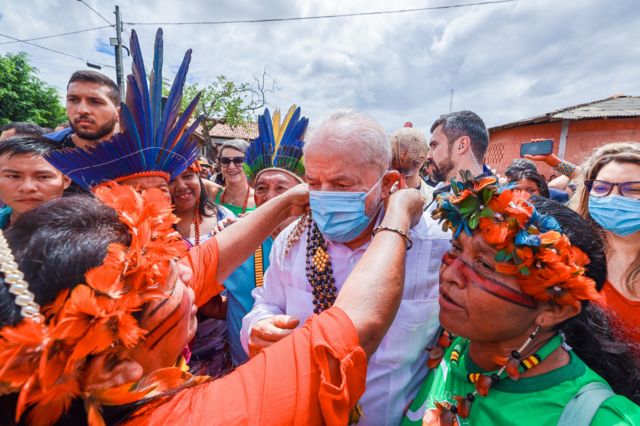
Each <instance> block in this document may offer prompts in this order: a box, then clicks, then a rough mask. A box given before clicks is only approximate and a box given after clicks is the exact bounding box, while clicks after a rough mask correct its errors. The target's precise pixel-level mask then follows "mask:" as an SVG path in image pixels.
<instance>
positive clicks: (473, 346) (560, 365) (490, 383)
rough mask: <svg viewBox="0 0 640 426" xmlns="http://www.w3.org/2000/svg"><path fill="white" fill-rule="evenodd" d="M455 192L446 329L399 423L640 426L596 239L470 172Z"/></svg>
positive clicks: (443, 303)
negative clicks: (604, 293) (604, 301)
mask: <svg viewBox="0 0 640 426" xmlns="http://www.w3.org/2000/svg"><path fill="white" fill-rule="evenodd" d="M452 190H453V193H452V194H446V196H444V197H440V198H439V200H438V202H439V204H438V208H437V209H436V211H435V212H434V217H436V218H438V219H440V220H441V221H443V222H444V227H445V228H447V229H450V230H451V231H452V232H453V234H454V238H453V241H452V246H451V249H450V251H449V252H448V253H446V254H445V255H444V257H443V259H442V266H441V269H440V322H441V324H442V326H443V327H444V329H445V330H447V331H446V332H444V333H443V334H442V336H441V337H440V339H439V340H438V345H437V346H436V347H434V348H432V349H431V350H430V352H429V365H430V367H432V368H433V370H432V371H431V372H430V373H429V376H428V377H427V379H426V381H425V382H424V383H423V385H422V387H421V389H420V391H419V392H418V395H417V396H416V398H415V400H414V401H413V402H412V403H411V405H410V407H409V409H408V411H407V413H406V416H405V419H404V421H403V423H402V424H403V425H413V424H420V425H467V424H468V425H479V424H482V425H505V424H519V425H551V424H553V425H555V424H559V425H613V424H616V425H620V424H625V425H626V424H640V423H639V422H640V407H638V406H637V405H636V403H638V402H639V401H640V368H639V365H640V364H639V363H638V359H637V358H636V357H634V356H633V355H632V352H631V350H632V345H631V344H630V343H627V342H622V341H618V340H616V338H615V337H614V333H613V330H612V329H611V327H610V326H609V325H608V323H607V319H606V315H604V314H603V312H602V311H601V309H600V308H599V307H598V306H597V305H595V304H594V303H592V302H593V300H595V299H596V298H597V296H598V293H597V291H598V289H600V288H602V285H603V283H604V280H605V276H606V269H605V258H604V251H603V243H602V240H601V239H600V238H599V237H598V235H597V234H596V233H595V232H594V231H593V229H592V228H591V227H590V226H589V224H588V223H586V222H585V221H584V220H583V219H582V218H580V217H579V215H577V214H576V213H574V212H572V211H571V210H569V209H568V208H566V207H564V206H561V205H559V204H557V203H554V202H553V201H549V200H546V199H544V198H533V199H529V194H527V193H525V192H523V191H513V190H511V189H509V188H508V187H499V186H498V185H497V182H496V178H495V177H484V178H480V179H473V178H472V177H471V174H470V173H468V172H467V173H466V174H463V180H462V181H461V182H452ZM614 392H615V393H614ZM616 393H617V394H616ZM630 399H631V400H630ZM632 401H633V402H632Z"/></svg>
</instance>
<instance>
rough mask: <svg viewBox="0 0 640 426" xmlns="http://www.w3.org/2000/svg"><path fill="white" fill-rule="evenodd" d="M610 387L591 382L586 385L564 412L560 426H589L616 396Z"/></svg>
mask: <svg viewBox="0 0 640 426" xmlns="http://www.w3.org/2000/svg"><path fill="white" fill-rule="evenodd" d="M614 395H615V393H614V392H613V391H612V390H611V388H610V387H609V385H607V384H605V383H602V382H591V383H588V384H586V385H584V386H583V387H582V388H581V389H580V390H579V391H578V393H577V394H575V396H574V397H573V398H571V400H570V401H569V402H568V403H567V405H566V406H565V407H564V410H562V415H561V416H560V420H559V421H558V426H582V425H585V426H588V425H590V424H591V420H592V419H593V417H594V416H595V415H596V412H597V411H598V409H599V408H600V406H601V405H602V403H603V402H605V401H606V400H607V399H609V398H611V397H612V396H614Z"/></svg>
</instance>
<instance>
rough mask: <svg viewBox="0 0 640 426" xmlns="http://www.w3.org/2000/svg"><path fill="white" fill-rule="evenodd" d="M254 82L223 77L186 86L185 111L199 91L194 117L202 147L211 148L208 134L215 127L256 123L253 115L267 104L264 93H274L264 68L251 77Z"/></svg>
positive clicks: (212, 147)
mask: <svg viewBox="0 0 640 426" xmlns="http://www.w3.org/2000/svg"><path fill="white" fill-rule="evenodd" d="M253 79H254V81H253V83H236V82H234V81H233V80H230V79H229V78H228V77H226V76H224V75H219V76H218V77H216V79H215V81H214V82H213V83H209V84H206V85H203V86H201V85H199V84H197V83H196V84H185V88H184V94H183V98H182V105H181V107H182V109H183V110H184V109H185V108H186V107H187V105H188V104H189V103H190V102H191V100H192V99H193V98H194V97H195V96H196V95H197V94H198V93H199V92H202V96H201V98H200V102H199V103H198V106H197V107H196V110H195V113H194V117H198V116H202V117H203V118H202V121H201V122H200V123H201V126H202V136H203V138H204V139H205V145H208V146H209V147H211V149H214V148H215V147H214V146H213V145H212V141H211V138H210V136H209V132H210V131H211V129H213V127H214V126H215V125H216V124H227V125H229V126H231V127H237V126H243V125H246V124H247V123H249V122H251V121H253V120H255V112H256V111H258V110H260V109H262V108H264V107H265V106H266V105H267V98H266V97H267V94H268V93H274V92H275V91H277V88H276V82H275V80H274V79H273V78H272V77H271V76H270V75H269V74H268V73H267V71H266V69H265V70H263V71H262V74H261V75H254V76H253Z"/></svg>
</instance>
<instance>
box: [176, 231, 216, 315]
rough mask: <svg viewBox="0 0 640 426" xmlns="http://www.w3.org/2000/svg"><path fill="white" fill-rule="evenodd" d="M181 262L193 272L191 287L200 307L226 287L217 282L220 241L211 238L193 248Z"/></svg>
mask: <svg viewBox="0 0 640 426" xmlns="http://www.w3.org/2000/svg"><path fill="white" fill-rule="evenodd" d="M180 262H181V263H182V264H184V265H186V266H188V267H189V268H191V270H192V271H193V276H192V277H191V282H190V283H189V286H190V287H191V288H192V289H193V292H194V293H195V301H196V305H198V307H200V306H202V305H204V304H205V303H207V302H208V301H209V300H210V299H211V298H212V297H213V296H216V295H218V294H219V293H220V292H222V290H223V289H224V287H223V286H222V284H220V283H219V282H218V281H217V280H216V275H217V273H218V241H217V240H216V238H215V237H211V238H209V239H208V240H207V241H206V242H205V243H204V244H200V245H198V246H195V247H193V248H192V249H191V250H189V253H188V254H187V255H186V256H185V257H183V258H182V259H181V260H180Z"/></svg>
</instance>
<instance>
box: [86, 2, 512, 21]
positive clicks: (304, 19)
mask: <svg viewBox="0 0 640 426" xmlns="http://www.w3.org/2000/svg"><path fill="white" fill-rule="evenodd" d="M80 1H82V0H80ZM515 1H516V0H493V1H482V2H477V3H463V4H455V5H448V6H432V7H420V8H414V9H398V10H381V11H375V12H358V13H344V14H335V15H318V16H299V17H293V18H266V19H246V20H242V19H238V20H229V21H194V22H125V23H126V24H127V25H223V24H254V23H262V22H283V21H306V20H312V19H332V18H346V17H350V16H371V15H389V14H394V13H409V12H422V11H425V10H441V9H455V8H460V7H469V6H484V5H490V4H499V3H511V2H515Z"/></svg>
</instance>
